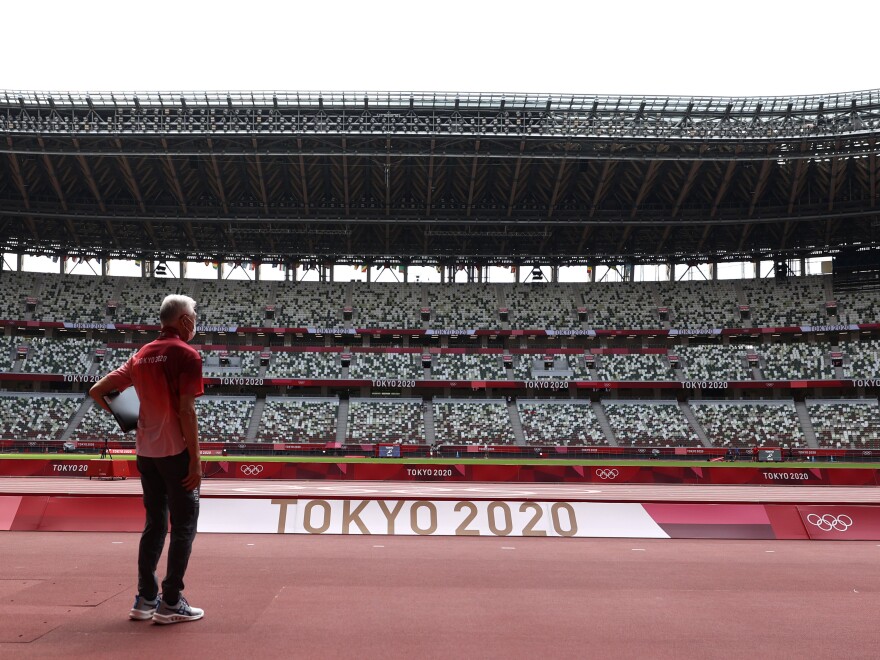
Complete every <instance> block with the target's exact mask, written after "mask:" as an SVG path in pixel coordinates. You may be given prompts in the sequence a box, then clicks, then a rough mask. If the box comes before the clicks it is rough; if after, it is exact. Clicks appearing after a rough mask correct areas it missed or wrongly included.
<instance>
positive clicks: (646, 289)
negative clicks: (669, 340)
mask: <svg viewBox="0 0 880 660" xmlns="http://www.w3.org/2000/svg"><path fill="white" fill-rule="evenodd" d="M578 292H579V294H580V300H576V302H577V303H578V305H577V307H580V306H585V307H586V308H587V318H588V321H587V323H588V325H589V326H590V327H592V328H603V329H604V328H607V329H617V330H635V329H639V328H644V329H654V328H660V327H661V326H662V323H661V322H660V313H659V312H658V311H657V307H658V298H657V297H656V295H655V294H656V288H655V286H654V283H653V282H636V283H624V282H599V283H591V284H582V285H578Z"/></svg>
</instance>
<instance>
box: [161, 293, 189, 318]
mask: <svg viewBox="0 0 880 660" xmlns="http://www.w3.org/2000/svg"><path fill="white" fill-rule="evenodd" d="M195 311H196V301H195V300H193V299H192V298H190V297H189V296H182V295H180V294H177V293H173V294H171V295H170V296H165V300H163V301H162V304H161V305H160V306H159V320H160V321H161V322H162V325H167V324H170V323H174V322H175V321H176V320H177V319H178V318H179V317H180V315H181V314H188V313H193V314H194V313H195Z"/></svg>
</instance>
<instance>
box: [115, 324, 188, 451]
mask: <svg viewBox="0 0 880 660" xmlns="http://www.w3.org/2000/svg"><path fill="white" fill-rule="evenodd" d="M110 378H111V382H112V384H113V386H114V387H115V388H116V389H117V390H119V391H120V392H121V391H122V390H124V389H126V388H127V387H128V386H129V385H134V389H135V391H136V392H137V395H138V398H139V399H140V402H141V409H140V416H139V419H138V427H137V436H136V446H137V453H138V455H140V456H149V457H152V458H160V457H162V456H176V455H177V454H179V453H181V452H182V451H183V450H184V449H186V444H185V443H184V440H183V433H182V432H181V430H180V412H179V411H180V397H181V395H185V394H189V395H192V396H201V395H202V394H204V391H205V389H204V386H203V384H202V356H201V355H199V352H198V351H197V350H196V349H194V348H193V347H192V346H190V345H189V344H187V343H186V342H185V341H183V340H182V339H181V338H180V333H178V332H177V330H176V329H174V328H162V331H161V332H160V333H159V337H158V339H156V340H154V341H151V342H150V343H149V344H147V345H146V346H144V347H143V348H141V349H140V350H139V351H138V352H137V353H135V354H134V355H132V356H131V357H130V358H129V359H128V362H126V363H125V364H124V365H122V366H121V367H119V369H117V370H116V371H114V372H113V373H111V374H110Z"/></svg>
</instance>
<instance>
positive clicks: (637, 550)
mask: <svg viewBox="0 0 880 660" xmlns="http://www.w3.org/2000/svg"><path fill="white" fill-rule="evenodd" d="M632 551H633V552H645V549H644V548H633V549H632Z"/></svg>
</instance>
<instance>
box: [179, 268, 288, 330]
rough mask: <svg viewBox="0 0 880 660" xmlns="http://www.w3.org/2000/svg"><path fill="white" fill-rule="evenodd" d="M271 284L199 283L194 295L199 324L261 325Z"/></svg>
mask: <svg viewBox="0 0 880 660" xmlns="http://www.w3.org/2000/svg"><path fill="white" fill-rule="evenodd" d="M273 285H274V282H246V281H243V280H222V281H217V280H214V281H212V280H205V281H202V282H201V283H200V286H199V288H198V293H197V294H195V296H194V297H195V299H196V308H197V311H198V315H199V321H198V323H199V325H220V326H230V325H231V326H243V327H250V328H253V327H260V326H262V325H263V319H264V315H265V308H266V304H267V303H268V300H269V297H270V291H271V288H272V286H273ZM272 325H274V323H272Z"/></svg>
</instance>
